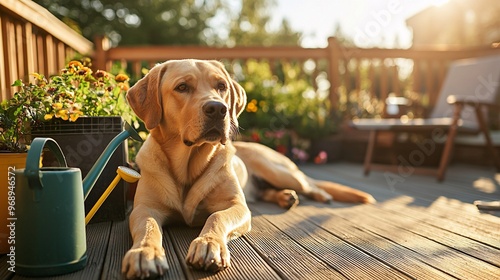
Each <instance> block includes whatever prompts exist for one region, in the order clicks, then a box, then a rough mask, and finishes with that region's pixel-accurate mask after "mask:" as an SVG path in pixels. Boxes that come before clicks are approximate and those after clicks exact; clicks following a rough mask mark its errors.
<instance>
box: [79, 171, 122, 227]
mask: <svg viewBox="0 0 500 280" xmlns="http://www.w3.org/2000/svg"><path fill="white" fill-rule="evenodd" d="M120 180H121V177H120V174H118V175H116V177H115V179H113V182H111V184H110V185H109V186H108V188H107V189H106V190H105V191H104V193H103V194H102V195H101V197H100V198H99V200H98V201H97V202H96V203H95V205H94V207H92V209H90V211H89V213H88V214H87V216H86V217H85V225H87V224H88V223H89V222H90V220H91V219H92V217H94V215H95V213H96V212H97V210H99V208H100V207H101V205H102V204H103V203H104V201H105V200H106V198H108V196H109V194H110V193H111V192H112V191H113V190H114V189H115V187H116V185H117V184H118V182H120Z"/></svg>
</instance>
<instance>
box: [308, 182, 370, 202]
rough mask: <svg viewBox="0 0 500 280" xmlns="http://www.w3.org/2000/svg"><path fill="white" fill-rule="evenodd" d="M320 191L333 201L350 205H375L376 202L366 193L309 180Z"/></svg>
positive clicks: (335, 184)
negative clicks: (328, 195)
mask: <svg viewBox="0 0 500 280" xmlns="http://www.w3.org/2000/svg"><path fill="white" fill-rule="evenodd" d="M309 179H310V180H312V181H313V183H314V184H315V185H316V186H318V187H319V188H320V189H322V190H324V191H325V192H327V193H328V194H330V195H331V196H332V197H333V200H336V201H340V202H350V203H375V202H376V200H375V198H373V196H371V195H370V194H368V193H365V192H363V191H360V190H356V189H353V188H350V187H347V186H344V185H340V184H337V183H333V182H330V181H321V180H315V179H312V178H309Z"/></svg>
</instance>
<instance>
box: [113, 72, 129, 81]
mask: <svg viewBox="0 0 500 280" xmlns="http://www.w3.org/2000/svg"><path fill="white" fill-rule="evenodd" d="M128 80H129V77H128V76H127V75H125V74H118V75H116V77H115V81H117V82H119V83H123V82H126V81H128Z"/></svg>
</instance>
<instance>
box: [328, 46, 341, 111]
mask: <svg viewBox="0 0 500 280" xmlns="http://www.w3.org/2000/svg"><path fill="white" fill-rule="evenodd" d="M327 50H328V56H327V57H328V66H329V69H328V70H329V71H328V80H330V96H329V99H330V111H331V112H334V111H336V110H337V109H338V106H339V97H338V88H339V87H340V71H339V60H340V51H341V50H340V46H339V42H338V41H337V39H336V38H335V37H330V38H328V47H327Z"/></svg>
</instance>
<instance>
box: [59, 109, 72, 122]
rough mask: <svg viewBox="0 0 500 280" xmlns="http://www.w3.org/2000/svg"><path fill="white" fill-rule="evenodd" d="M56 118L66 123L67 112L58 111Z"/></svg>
mask: <svg viewBox="0 0 500 280" xmlns="http://www.w3.org/2000/svg"><path fill="white" fill-rule="evenodd" d="M56 118H61V119H62V120H65V121H67V120H68V119H69V116H68V110H59V111H57V113H56Z"/></svg>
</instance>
